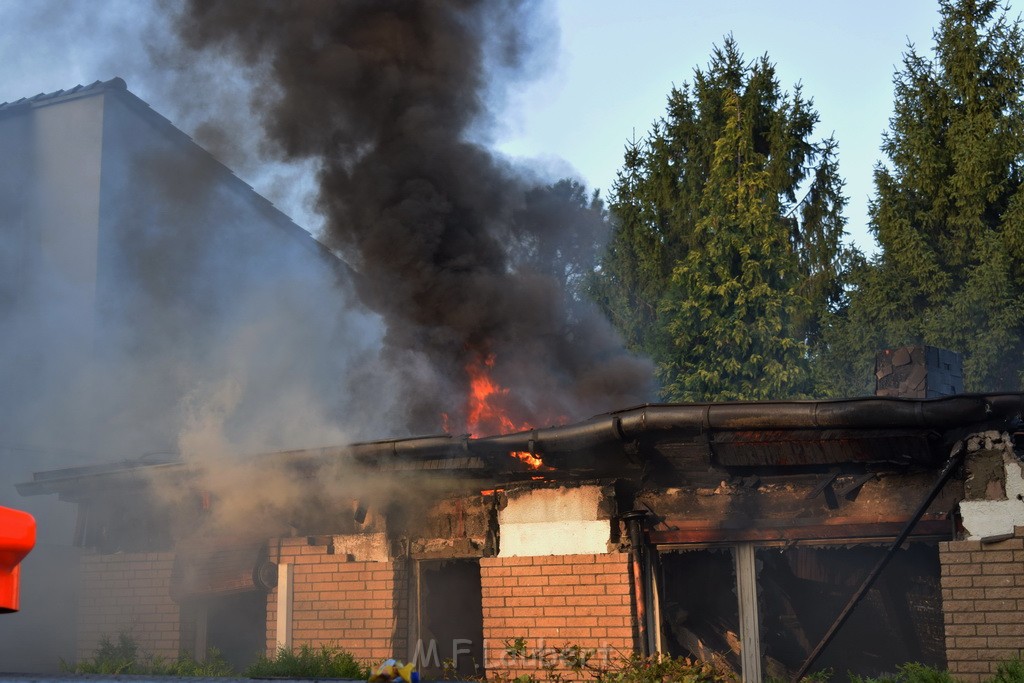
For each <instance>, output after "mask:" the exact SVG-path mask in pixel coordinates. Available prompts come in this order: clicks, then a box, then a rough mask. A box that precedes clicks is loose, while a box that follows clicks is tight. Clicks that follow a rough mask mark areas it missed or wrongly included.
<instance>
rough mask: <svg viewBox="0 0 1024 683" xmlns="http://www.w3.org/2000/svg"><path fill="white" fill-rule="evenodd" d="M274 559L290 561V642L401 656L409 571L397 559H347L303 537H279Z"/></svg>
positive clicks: (271, 646)
mask: <svg viewBox="0 0 1024 683" xmlns="http://www.w3.org/2000/svg"><path fill="white" fill-rule="evenodd" d="M272 559H273V560H274V561H275V562H278V563H289V564H292V565H293V566H294V570H293V571H294V586H295V592H294V596H293V603H292V628H293V630H292V645H293V647H295V648H298V647H299V646H301V645H303V644H307V643H308V644H310V645H312V646H314V647H319V646H320V645H327V646H329V647H341V648H343V649H345V650H348V651H349V652H351V653H352V654H353V655H354V656H355V657H356V659H359V660H365V661H367V662H380V661H381V660H384V659H387V658H388V657H396V656H397V657H401V658H405V657H406V653H407V651H408V639H407V637H406V632H407V630H408V628H407V625H408V621H409V611H408V583H409V582H408V579H407V577H408V574H407V569H406V567H405V566H404V564H402V563H399V562H350V561H348V559H347V555H335V554H328V552H327V547H326V546H323V545H319V546H315V545H309V544H308V543H307V541H306V539H305V538H288V539H283V540H282V541H281V547H280V550H279V554H278V555H277V556H276V557H272ZM276 631H277V589H276V588H275V589H274V590H273V591H271V592H270V594H269V595H268V596H267V651H268V652H270V653H273V652H274V650H275V649H276V647H277V633H276Z"/></svg>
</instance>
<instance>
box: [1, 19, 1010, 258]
mask: <svg viewBox="0 0 1024 683" xmlns="http://www.w3.org/2000/svg"><path fill="white" fill-rule="evenodd" d="M148 6H149V5H148V3H146V2H139V1H130V0H93V1H91V2H89V3H83V2H74V0H68V1H66V2H61V1H60V0H33V1H32V2H24V1H23V0H0V26H2V27H3V32H4V38H3V40H2V41H0V102H3V101H12V100H17V99H19V98H21V97H24V96H31V95H34V94H36V93H39V92H49V91H53V90H58V89H61V88H70V87H72V86H74V85H76V84H78V83H89V82H92V81H95V80H106V79H109V78H111V77H113V76H115V75H119V76H122V77H124V78H125V79H126V80H127V81H128V87H129V89H130V90H131V91H132V92H134V93H135V94H137V95H139V96H140V97H142V98H143V99H144V100H146V101H147V102H149V103H150V105H151V106H153V108H154V109H156V110H157V111H159V112H161V113H163V114H164V115H165V116H167V117H168V118H170V119H171V120H172V122H173V123H175V124H177V125H179V126H180V127H182V128H183V129H185V130H186V132H189V133H191V132H193V131H191V130H189V128H188V117H187V116H185V115H180V114H179V112H180V110H181V103H182V98H186V99H187V100H189V106H191V107H195V106H200V104H201V98H203V97H204V96H207V94H208V91H204V90H188V89H187V85H188V83H187V82H183V81H181V80H178V81H173V82H172V81H167V80H164V79H161V78H159V77H158V74H154V72H153V67H152V65H151V64H149V63H148V57H147V51H146V48H147V40H149V39H147V38H146V37H145V34H144V32H143V31H142V27H143V26H144V25H146V22H147V21H148V19H147V7H148ZM1009 6H1010V8H1011V14H1012V15H1014V16H1016V15H1017V14H1018V13H1019V12H1020V11H1021V9H1024V0H1014V2H1011V3H1009ZM65 8H73V9H74V10H76V11H71V12H65V11H63V10H64V9H65ZM549 16H550V19H551V20H552V23H553V26H550V27H547V30H546V31H545V32H542V33H543V34H544V35H545V36H546V37H547V38H548V39H547V40H542V41H541V43H540V44H541V47H540V50H539V54H538V55H537V57H536V59H535V61H536V64H537V66H536V68H535V69H533V74H532V75H533V79H532V80H521V81H518V82H516V83H515V84H514V85H513V87H512V88H511V89H510V91H509V92H508V93H507V94H506V96H505V97H503V98H500V100H496V101H495V103H494V105H493V106H494V107H495V108H496V111H495V116H496V123H497V127H496V129H495V130H494V131H493V132H492V135H491V138H490V140H491V143H492V144H493V145H494V146H495V147H496V149H497V150H498V151H500V152H503V153H505V154H507V155H509V156H512V157H515V158H517V159H520V160H524V161H528V162H530V163H532V164H534V165H535V166H536V167H537V168H538V169H540V172H541V173H542V174H546V175H547V176H549V177H550V178H552V179H557V178H558V177H563V176H569V175H571V176H575V177H577V178H579V179H581V180H583V181H584V182H585V183H586V184H587V185H588V186H589V187H591V188H600V189H601V190H602V193H603V194H604V195H605V196H607V194H608V191H609V189H610V187H611V185H612V183H613V181H614V178H615V173H616V171H617V170H618V168H619V167H620V166H621V162H622V152H623V149H624V145H625V143H626V141H627V140H629V139H631V138H632V137H633V136H636V138H637V139H642V138H643V137H644V135H646V133H647V132H648V131H649V130H650V127H651V124H652V123H653V122H654V121H655V120H656V119H657V118H659V117H660V116H662V115H663V114H664V112H665V106H666V98H667V96H668V94H669V91H670V90H671V88H672V86H673V85H681V84H682V83H684V82H688V81H691V80H692V74H693V69H694V68H695V67H704V66H705V65H706V64H707V62H708V59H709V56H710V54H711V50H712V48H713V46H714V45H716V44H721V42H722V39H723V37H724V36H726V35H727V34H730V33H731V34H732V35H733V37H734V38H735V39H736V41H737V44H738V46H739V48H740V50H741V51H742V52H743V54H744V55H745V56H746V57H747V58H749V59H754V58H757V57H759V56H761V55H763V54H767V55H768V56H769V58H770V59H771V60H772V61H773V62H774V63H775V64H776V67H777V73H778V76H779V79H780V81H781V84H782V86H783V87H784V88H785V89H786V90H791V89H792V87H793V86H794V85H795V84H797V83H801V84H802V86H803V93H804V95H805V97H809V98H811V99H813V101H814V105H815V107H816V109H817V110H818V112H819V114H820V123H819V125H818V128H817V130H816V132H815V137H816V138H824V137H828V136H829V135H833V134H834V135H835V137H836V139H837V140H838V142H839V162H840V172H841V173H842V175H843V176H844V178H845V179H846V183H847V184H846V194H847V196H848V198H849V204H848V208H847V217H848V220H849V222H848V231H849V235H850V240H851V241H852V242H853V243H854V244H856V245H857V246H859V247H860V248H861V249H863V250H865V251H867V252H869V253H870V252H872V251H874V249H875V246H874V240H873V238H872V237H871V235H870V233H869V231H868V229H867V206H868V201H869V198H870V196H871V194H872V192H873V185H872V169H873V167H874V165H875V164H876V163H877V162H878V161H879V160H880V159H881V154H880V152H879V146H880V144H881V141H882V134H883V132H884V131H885V129H886V127H887V124H888V118H889V116H890V113H891V110H892V90H893V88H892V79H893V74H894V72H895V70H896V68H897V67H898V65H899V64H900V61H901V56H902V54H903V52H904V51H905V50H906V47H907V45H908V44H909V43H913V44H915V45H916V46H917V47H918V50H919V51H921V52H926V53H927V52H930V49H931V45H932V30H933V28H935V26H936V25H937V23H938V12H937V5H936V3H934V2H930V1H926V0H900V1H899V2H892V1H891V0H888V1H883V0H861V1H859V2H856V3H854V2H835V1H831V2H829V1H823V0H777V1H775V2H765V1H764V0H717V1H716V2H707V1H700V2H698V1H697V0H641V1H635V0H634V1H632V2H627V1H626V0H554V1H553V2H552V3H551V5H550V12H549ZM552 38H555V39H557V40H554V39H552ZM144 63H145V64H144ZM206 85H209V83H208V82H207V83H206ZM225 161H226V162H227V163H228V165H229V166H232V167H233V168H236V171H238V172H239V175H241V176H242V177H243V178H245V179H247V180H250V182H252V184H254V185H255V186H256V189H257V190H258V191H261V192H263V193H264V194H267V195H268V196H269V197H270V198H271V199H272V200H275V201H276V202H277V203H278V204H281V205H283V206H282V208H284V209H285V210H286V211H288V212H290V213H292V214H293V217H295V218H296V220H297V222H299V223H300V224H304V225H306V227H311V228H313V229H315V225H310V224H311V223H315V221H316V218H315V217H313V216H312V215H311V214H310V212H309V207H308V205H307V206H299V205H298V204H295V201H297V200H294V197H289V196H288V193H287V192H284V191H282V189H281V188H282V186H285V185H294V184H295V183H299V184H301V183H302V182H303V181H302V171H296V172H293V173H292V174H291V175H288V174H283V175H282V174H277V175H273V174H271V175H270V176H265V177H255V178H253V177H252V176H251V173H250V170H248V169H245V168H237V167H235V166H234V165H233V163H232V160H231V159H226V160H225ZM242 165H243V166H244V164H242ZM268 178H269V179H268ZM293 194H294V193H293ZM295 214H298V215H295Z"/></svg>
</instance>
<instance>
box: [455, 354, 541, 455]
mask: <svg viewBox="0 0 1024 683" xmlns="http://www.w3.org/2000/svg"><path fill="white" fill-rule="evenodd" d="M493 367H494V354H493V353H491V354H488V355H487V356H476V357H475V358H473V359H472V360H470V362H469V363H467V364H466V374H467V375H469V396H468V405H467V406H466V408H467V410H466V429H467V431H468V432H469V435H470V436H477V435H478V434H479V433H480V432H482V431H485V430H487V431H490V430H493V431H496V432H497V433H498V434H509V433H512V432H521V431H525V430H527V429H530V425H528V424H516V423H515V422H513V421H512V419H511V418H510V417H509V416H508V415H507V414H506V413H505V411H504V410H502V408H501V406H500V405H497V403H496V402H495V401H496V399H500V398H501V397H503V396H508V389H506V388H505V387H503V386H501V385H500V384H498V383H497V382H495V381H494V380H493V379H492V378H491V375H490V370H491V369H492V368H493Z"/></svg>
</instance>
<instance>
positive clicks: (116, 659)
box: [61, 631, 234, 677]
mask: <svg viewBox="0 0 1024 683" xmlns="http://www.w3.org/2000/svg"><path fill="white" fill-rule="evenodd" d="M61 669H62V670H63V671H67V672H69V673H76V674H106V675H147V676H206V677H210V676H230V675H232V674H233V673H234V671H233V670H232V669H231V666H230V665H229V664H228V663H227V662H225V661H224V659H223V658H222V657H221V655H220V652H218V651H217V650H216V649H214V648H211V649H210V650H209V651H208V652H207V655H206V658H205V660H204V661H202V662H199V661H196V660H195V659H194V658H193V657H192V656H191V655H189V654H187V653H182V654H180V655H178V658H177V659H174V660H170V661H168V660H167V659H165V658H163V657H158V656H154V655H148V654H143V653H141V652H140V651H139V645H138V643H136V642H135V639H134V638H132V637H131V635H129V634H128V633H125V632H123V631H122V632H121V633H119V634H118V636H117V642H116V643H115V642H114V641H113V640H111V639H110V637H109V636H104V637H103V638H101V639H100V644H99V647H97V648H96V652H95V653H94V654H93V656H92V657H91V658H88V659H84V660H82V661H80V662H77V663H75V665H74V666H70V665H68V664H67V663H66V662H64V661H63V660H62V661H61Z"/></svg>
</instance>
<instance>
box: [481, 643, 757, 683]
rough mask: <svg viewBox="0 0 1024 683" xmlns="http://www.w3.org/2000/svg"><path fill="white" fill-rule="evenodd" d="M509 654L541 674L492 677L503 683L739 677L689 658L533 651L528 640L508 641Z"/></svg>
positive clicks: (701, 682)
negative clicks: (510, 678) (508, 679)
mask: <svg viewBox="0 0 1024 683" xmlns="http://www.w3.org/2000/svg"><path fill="white" fill-rule="evenodd" d="M505 653H506V655H508V657H509V658H510V660H512V661H515V662H518V663H519V664H520V665H521V666H519V667H514V668H526V667H529V668H534V669H536V670H537V674H523V675H520V676H518V677H517V678H514V679H512V680H511V681H506V680H505V679H502V678H501V676H500V675H497V676H491V678H493V679H495V680H497V681H498V682H499V683H541V681H548V682H550V683H562V682H563V681H567V680H581V679H583V678H587V679H593V680H595V681H597V683H719V682H725V681H735V680H737V679H736V677H735V675H734V674H733V673H732V672H730V671H726V670H724V669H722V668H719V667H717V666H715V665H713V664H710V663H707V662H699V661H696V660H693V659H688V658H686V657H669V656H666V655H661V656H658V655H654V656H650V657H644V656H641V655H639V654H637V653H633V654H630V655H623V654H622V653H619V652H612V651H603V652H600V653H599V652H598V651H597V650H594V649H586V648H583V647H580V646H579V645H564V646H562V647H541V648H539V649H536V650H531V649H530V648H529V647H528V646H527V643H526V639H525V638H515V639H514V640H508V641H505Z"/></svg>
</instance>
